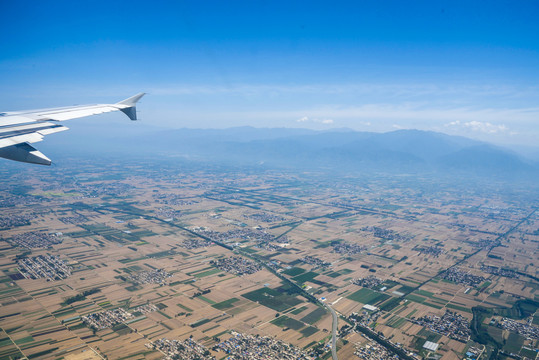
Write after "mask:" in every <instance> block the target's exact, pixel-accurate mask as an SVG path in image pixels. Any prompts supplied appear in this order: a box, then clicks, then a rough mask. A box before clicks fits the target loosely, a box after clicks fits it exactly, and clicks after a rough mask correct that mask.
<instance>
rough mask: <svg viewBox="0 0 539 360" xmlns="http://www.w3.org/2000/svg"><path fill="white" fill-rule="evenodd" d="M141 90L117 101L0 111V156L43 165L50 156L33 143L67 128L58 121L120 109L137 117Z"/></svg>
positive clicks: (133, 118) (48, 160)
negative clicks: (137, 105) (114, 102)
mask: <svg viewBox="0 0 539 360" xmlns="http://www.w3.org/2000/svg"><path fill="white" fill-rule="evenodd" d="M144 95H145V94H144V93H139V94H137V95H135V96H132V97H130V98H127V99H125V100H123V101H120V102H117V103H116V104H97V105H81V106H69V107H63V108H53V109H42V110H30V111H20V112H5V113H0V157H3V158H6V159H10V160H15V161H22V162H28V163H33V164H40V165H50V164H51V160H50V159H49V158H47V157H46V156H45V155H43V154H42V153H41V152H39V151H38V150H36V149H35V148H34V147H32V146H31V145H30V144H31V143H35V142H38V141H41V140H43V137H44V136H45V135H49V134H53V133H56V132H60V131H64V130H68V127H66V126H63V125H60V124H59V123H58V122H59V121H65V120H71V119H77V118H81V117H86V116H91V115H98V114H103V113H107V112H111V111H121V112H123V113H124V114H125V115H127V116H128V117H129V118H130V119H131V120H137V109H136V104H137V102H138V101H139V100H140V99H141V98H142V97H143V96H144Z"/></svg>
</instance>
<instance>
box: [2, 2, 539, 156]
mask: <svg viewBox="0 0 539 360" xmlns="http://www.w3.org/2000/svg"><path fill="white" fill-rule="evenodd" d="M1 9H2V14H3V21H2V25H1V26H2V43H3V45H4V46H3V48H4V49H5V50H4V51H3V53H2V55H0V75H1V76H2V78H3V82H2V84H1V85H0V94H1V97H0V98H1V99H2V100H1V101H0V109H1V110H2V111H9V110H22V109H31V108H43V107H51V106H64V105H72V104H74V103H91V102H96V103H103V102H115V101H118V100H121V99H122V98H124V97H127V96H130V95H132V94H134V93H136V92H139V91H145V92H148V93H149V96H148V97H147V98H145V99H144V103H143V104H142V106H141V107H140V110H141V111H142V112H141V117H142V119H143V121H144V122H145V123H146V124H147V125H153V126H158V127H165V128H182V127H187V128H227V127H235V126H254V127H270V128H271V127H289V128H293V127H295V128H309V129H319V130H320V129H330V128H351V129H353V130H357V131H372V132H388V131H392V130H396V129H420V130H427V131H437V132H443V133H447V134H452V135H462V136H466V137H470V138H473V139H479V140H482V141H487V142H491V143H495V144H504V145H508V144H513V145H514V144H518V145H527V146H534V145H536V144H537V138H538V136H539V128H538V126H537V119H538V118H539V116H538V115H539V107H538V106H537V99H538V98H539V87H538V86H537V83H538V80H539V69H538V67H537V64H538V63H539V62H538V60H539V51H538V50H539V43H538V42H539V40H538V38H537V36H536V35H537V34H538V33H539V24H538V23H537V21H535V20H536V17H537V15H538V14H539V5H538V4H537V3H536V2H531V1H529V2H522V3H520V4H519V6H518V7H517V6H514V4H511V3H509V2H502V1H495V2H491V3H489V5H488V6H485V5H484V4H482V3H471V4H470V3H469V2H445V1H436V2H427V1H424V2H416V3H414V4H408V3H406V4H404V3H401V2H391V1H390V2H386V3H384V4H383V6H382V5H380V4H371V3H340V4H337V5H335V4H332V5H329V4H325V3H323V2H308V3H307V2H299V3H294V4H289V3H285V2H271V3H264V2H252V3H240V2H238V3H227V4H223V3H219V2H209V3H205V6H202V5H200V4H197V3H177V2H159V3H156V4H150V3H147V2H142V1H133V2H130V5H129V6H125V5H124V4H121V3H110V2H103V1H97V2H92V3H72V2H67V1H65V2H64V1H59V2H54V3H32V4H31V6H29V5H28V3H25V2H12V3H7V2H4V3H3V4H2V5H1ZM103 118H104V119H110V121H112V122H116V121H118V122H119V121H122V122H124V121H125V120H124V119H123V118H122V119H121V120H120V118H121V116H116V115H107V116H103ZM92 120H93V119H88V120H87V121H92ZM76 121H77V120H75V121H74V122H76ZM84 121H86V120H84ZM74 122H73V123H70V124H68V126H70V127H74V126H77V125H75V124H74ZM125 126H126V127H129V126H134V125H133V124H125ZM67 136H69V134H67Z"/></svg>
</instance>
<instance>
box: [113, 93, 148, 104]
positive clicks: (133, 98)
mask: <svg viewBox="0 0 539 360" xmlns="http://www.w3.org/2000/svg"><path fill="white" fill-rule="evenodd" d="M144 95H146V93H138V94H137V95H134V96H131V97H130V98H127V99H125V100H123V101H120V102H119V103H118V104H122V105H128V106H135V105H136V104H137V102H138V101H139V100H140V98H141V97H143V96H144Z"/></svg>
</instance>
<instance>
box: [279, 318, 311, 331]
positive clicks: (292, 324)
mask: <svg viewBox="0 0 539 360" xmlns="http://www.w3.org/2000/svg"><path fill="white" fill-rule="evenodd" d="M271 323H272V324H274V325H277V326H279V327H288V328H290V329H294V330H299V329H301V328H302V327H304V326H305V325H303V323H302V322H300V321H297V320H296V319H292V318H289V317H288V316H286V315H283V316H280V317H278V318H277V319H274V320H272V321H271Z"/></svg>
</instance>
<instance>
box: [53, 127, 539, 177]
mask: <svg viewBox="0 0 539 360" xmlns="http://www.w3.org/2000/svg"><path fill="white" fill-rule="evenodd" d="M84 136H85V140H86V141H85V142H88V136H89V135H88V134H86V133H85V134H84ZM76 138H77V137H76V136H75V137H64V141H67V142H69V141H73V142H76V143H77V146H78V147H79V148H80V146H81V142H80V139H79V140H76ZM111 138H113V135H108V136H107V135H105V137H103V136H101V137H99V136H96V138H95V140H94V141H92V142H91V144H93V145H95V146H92V151H96V148H97V149H102V150H103V151H108V152H119V153H124V154H127V153H130V154H141V153H143V154H146V155H151V154H155V155H157V154H159V155H164V156H167V155H172V156H178V155H181V156H184V157H187V158H192V159H197V160H199V161H212V162H221V163H226V164H239V165H257V164H258V165H259V164H264V165H265V166H275V167H287V168H298V169H307V170H313V169H330V170H331V169H333V170H338V171H361V170H380V171H389V172H422V171H449V172H460V171H461V172H468V173H473V174H476V175H487V176H514V175H537V174H539V164H538V163H537V162H534V161H532V160H529V159H526V158H524V157H522V156H520V155H517V154H516V153H514V152H512V151H511V150H508V149H505V148H502V147H498V146H494V145H491V144H488V143H485V142H481V141H477V140H472V139H469V138H465V137H460V136H452V135H447V134H443V133H438V132H432V131H422V130H397V131H392V132H387V133H373V132H358V131H353V130H350V129H334V130H327V131H315V130H309V129H296V128H254V127H236V128H228V129H177V130H167V131H153V132H150V133H144V134H140V135H130V136H123V137H114V141H112V142H111V141H110V139H111ZM60 146H68V145H61V144H58V143H55V147H60ZM81 151H83V149H81Z"/></svg>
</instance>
